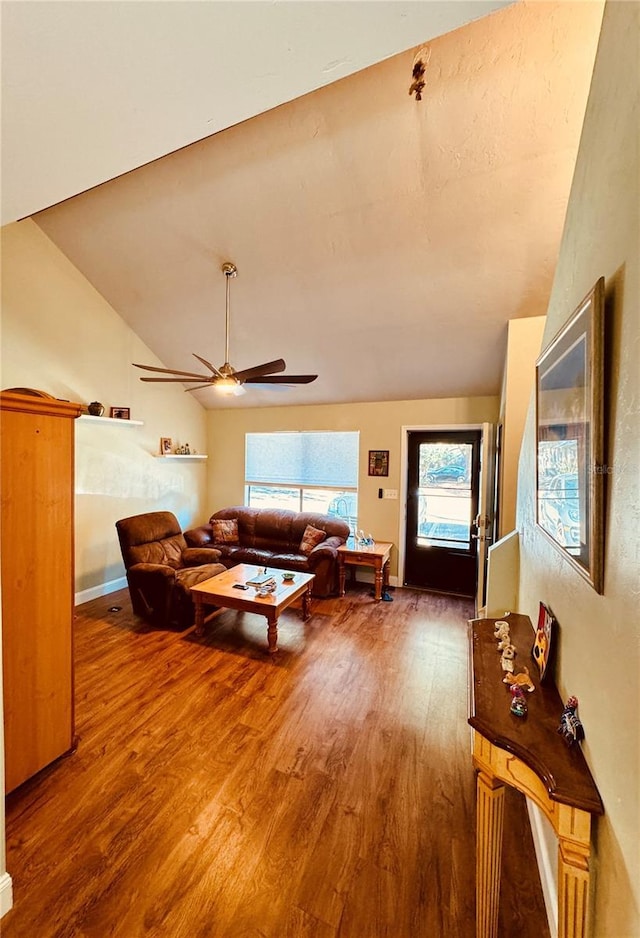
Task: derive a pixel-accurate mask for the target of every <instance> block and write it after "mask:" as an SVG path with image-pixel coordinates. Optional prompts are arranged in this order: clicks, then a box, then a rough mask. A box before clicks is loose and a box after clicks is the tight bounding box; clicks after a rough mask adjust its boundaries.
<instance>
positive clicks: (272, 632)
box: [267, 612, 278, 655]
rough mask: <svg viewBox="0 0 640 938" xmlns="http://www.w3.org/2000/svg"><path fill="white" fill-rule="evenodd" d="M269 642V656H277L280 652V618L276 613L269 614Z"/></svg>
mask: <svg viewBox="0 0 640 938" xmlns="http://www.w3.org/2000/svg"><path fill="white" fill-rule="evenodd" d="M267 642H268V643H269V654H270V655H275V653H276V652H277V650H278V616H277V615H276V613H275V612H269V613H267Z"/></svg>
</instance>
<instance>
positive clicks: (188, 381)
mask: <svg viewBox="0 0 640 938" xmlns="http://www.w3.org/2000/svg"><path fill="white" fill-rule="evenodd" d="M140 380H141V381H156V382H158V381H165V382H175V381H177V382H178V383H179V384H192V383H193V382H194V381H206V382H207V386H208V385H210V384H211V383H212V382H213V381H215V378H214V377H211V378H207V376H206V375H197V376H196V377H194V378H147V377H146V375H145V377H143V378H140Z"/></svg>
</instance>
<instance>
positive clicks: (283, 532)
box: [184, 505, 349, 596]
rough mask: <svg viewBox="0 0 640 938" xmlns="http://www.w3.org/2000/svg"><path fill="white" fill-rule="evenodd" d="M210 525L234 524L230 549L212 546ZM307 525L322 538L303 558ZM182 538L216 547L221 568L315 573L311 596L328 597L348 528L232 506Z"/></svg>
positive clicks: (330, 520) (319, 518) (323, 519)
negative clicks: (244, 565)
mask: <svg viewBox="0 0 640 938" xmlns="http://www.w3.org/2000/svg"><path fill="white" fill-rule="evenodd" d="M215 520H221V521H225V520H227V521H233V520H237V522H238V537H237V541H236V542H235V543H220V542H219V541H216V539H215V537H214V533H213V525H212V522H213V521H215ZM307 525H311V526H312V527H314V528H317V529H319V530H321V531H324V532H325V534H326V537H325V538H324V539H323V540H322V541H321V542H320V543H319V544H317V545H316V546H315V547H314V548H313V549H312V550H311V551H310V553H309V554H308V555H307V554H304V553H302V552H301V550H300V545H301V542H302V538H303V535H304V532H305V529H306V527H307ZM184 536H185V540H186V541H187V543H188V544H190V545H191V546H192V547H215V548H216V550H219V551H220V562H221V563H223V564H224V565H225V567H233V566H235V565H236V564H238V563H250V564H256V565H257V566H267V567H275V568H276V569H278V570H293V571H300V572H303V573H314V574H315V580H314V581H313V588H312V589H313V595H314V596H330V595H332V594H334V593H336V592H337V589H338V559H337V557H338V555H337V548H338V547H340V545H341V544H344V543H345V542H346V540H347V538H348V536H349V525H348V524H347V523H346V522H345V521H341V520H340V519H339V518H335V517H333V516H332V515H320V514H315V513H312V512H297V511H286V510H284V509H275V508H273V509H272V508H247V507H245V506H243V505H236V506H235V507H232V508H223V509H222V510H221V511H216V512H215V513H214V514H213V515H211V518H210V519H209V523H208V524H203V525H201V526H200V527H198V528H193V529H192V530H190V531H185V532H184Z"/></svg>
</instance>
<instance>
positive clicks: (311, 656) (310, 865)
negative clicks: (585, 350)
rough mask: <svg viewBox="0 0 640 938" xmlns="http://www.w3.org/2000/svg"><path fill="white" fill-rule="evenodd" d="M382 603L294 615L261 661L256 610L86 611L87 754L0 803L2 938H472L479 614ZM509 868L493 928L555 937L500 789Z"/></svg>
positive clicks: (113, 600)
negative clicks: (190, 613) (190, 626)
mask: <svg viewBox="0 0 640 938" xmlns="http://www.w3.org/2000/svg"><path fill="white" fill-rule="evenodd" d="M393 596H394V602H392V603H385V602H383V603H378V604H374V603H373V601H372V599H371V598H370V594H369V589H368V588H367V587H365V586H358V587H356V588H355V589H354V590H352V591H349V592H348V593H347V596H346V597H345V598H343V599H328V600H316V601H315V603H314V606H313V610H312V612H313V614H312V616H311V618H310V619H309V620H308V622H306V623H303V622H302V621H301V619H300V618H299V614H298V612H297V610H296V609H295V607H292V608H291V609H289V610H287V611H286V612H285V613H284V614H283V616H282V618H281V620H280V630H279V631H280V640H279V647H280V650H279V652H278V654H277V656H276V657H275V659H274V660H271V659H270V658H269V656H268V655H267V654H266V623H265V620H264V619H263V618H258V617H256V616H252V615H248V614H243V613H236V612H233V611H231V610H228V611H226V612H224V613H223V614H222V615H220V616H219V617H218V618H217V619H215V620H213V621H212V622H211V623H210V625H209V626H208V628H207V632H206V635H205V636H204V637H203V638H202V639H197V638H196V637H195V636H194V635H193V631H192V630H188V631H186V632H182V633H178V632H171V631H158V630H153V629H152V628H150V627H149V626H147V625H145V624H144V623H143V622H142V621H141V620H139V619H137V618H136V617H134V616H133V614H132V612H131V606H130V603H129V598H128V594H127V592H126V591H124V590H122V591H120V592H118V593H112V594H111V595H109V596H106V597H103V598H101V599H97V600H94V601H92V602H90V603H86V604H85V605H83V606H80V607H78V608H77V610H76V619H75V656H76V729H77V734H78V748H77V751H76V752H75V753H74V754H73V755H71V756H69V757H67V758H64V759H62V760H59V761H58V763H57V764H55V765H54V766H53V767H51V768H49V769H46V770H45V771H44V772H42V773H40V775H39V776H38V777H36V778H35V779H32V780H30V781H29V782H27V783H25V785H23V786H22V788H21V789H19V790H18V791H17V792H15V793H13V794H12V795H10V796H9V798H8V799H7V868H8V870H9V872H10V874H11V876H12V879H13V889H14V908H13V909H12V910H11V911H10V912H9V913H8V914H7V915H6V916H5V918H4V919H3V920H2V922H1V923H0V933H1V935H2V938H108V936H109V938H111V936H115V938H141V936H153V938H156V936H158V938H160V936H162V938H473V936H474V932H475V925H474V914H475V912H474V909H475V895H474V869H475V778H474V772H473V768H472V764H471V755H470V730H469V727H468V725H467V722H466V718H467V640H466V620H467V618H468V617H469V616H472V615H473V608H472V606H471V604H470V603H469V602H468V601H466V600H460V599H455V598H450V597H444V596H438V595H435V594H430V593H426V592H418V591H413V590H405V589H403V590H401V589H397V590H395V591H394V593H393ZM114 606H120V607H121V609H120V610H119V611H111V608H112V607H114ZM34 641H35V642H36V643H37V636H34ZM505 705H506V703H505ZM503 868H504V873H503V886H502V896H501V913H500V935H501V936H502V938H512V936H517V938H547V936H548V934H549V932H548V929H547V924H546V917H545V913H544V906H543V900H542V893H541V889H540V884H539V880H538V874H537V867H536V863H535V858H534V852H533V845H532V841H531V835H530V832H529V828H528V822H527V820H526V809H525V805H524V800H523V799H522V797H521V796H520V795H518V794H517V793H516V792H512V791H508V792H507V803H506V811H505V853H504V862H503Z"/></svg>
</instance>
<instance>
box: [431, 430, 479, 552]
mask: <svg viewBox="0 0 640 938" xmlns="http://www.w3.org/2000/svg"><path fill="white" fill-rule="evenodd" d="M472 454H473V447H472V445H471V444H470V443H421V444H420V468H419V474H420V483H419V489H418V518H419V522H418V543H419V544H420V543H422V544H432V545H434V546H436V547H452V548H454V549H455V548H459V549H464V550H466V549H468V547H469V541H470V538H471V521H472V518H471V505H472V497H471V459H472Z"/></svg>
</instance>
